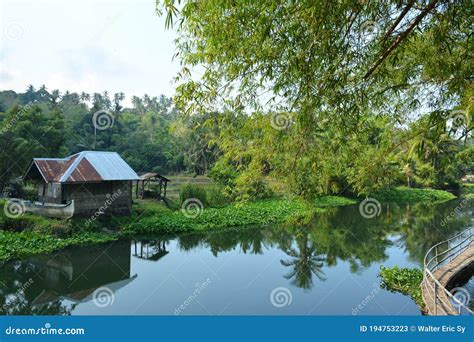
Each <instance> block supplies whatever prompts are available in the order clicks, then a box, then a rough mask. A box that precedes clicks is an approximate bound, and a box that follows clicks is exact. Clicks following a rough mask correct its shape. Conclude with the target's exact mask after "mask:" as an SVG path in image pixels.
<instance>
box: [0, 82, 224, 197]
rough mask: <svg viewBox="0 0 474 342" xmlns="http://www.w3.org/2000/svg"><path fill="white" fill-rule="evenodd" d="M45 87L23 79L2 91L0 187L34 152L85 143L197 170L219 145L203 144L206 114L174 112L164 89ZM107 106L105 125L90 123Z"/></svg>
mask: <svg viewBox="0 0 474 342" xmlns="http://www.w3.org/2000/svg"><path fill="white" fill-rule="evenodd" d="M123 100H124V94H123V93H118V94H114V95H113V98H112V99H111V98H110V95H109V94H108V93H107V92H104V93H102V94H99V93H95V94H87V93H81V94H77V93H70V92H68V91H66V92H65V93H64V94H62V95H61V93H60V92H59V90H53V91H52V92H51V93H50V92H49V91H48V90H47V88H46V87H45V86H42V87H41V88H40V89H38V90H36V89H35V88H34V87H33V86H29V87H28V89H27V91H26V92H25V93H19V94H17V93H15V92H13V91H2V92H0V190H1V188H3V186H4V185H5V184H6V183H7V182H8V181H10V180H12V179H13V178H15V177H18V176H21V175H23V173H24V172H25V170H26V168H27V166H28V165H29V163H30V162H31V159H32V158H33V157H64V156H67V155H71V154H73V153H76V152H80V151H83V150H107V151H116V152H119V153H120V154H121V155H122V156H123V157H124V159H125V160H126V161H127V162H128V163H129V164H130V165H131V166H132V167H133V168H134V169H135V170H136V171H137V172H145V171H147V172H159V173H174V172H183V171H189V172H190V173H195V174H196V173H197V174H202V173H205V172H207V170H208V169H209V168H210V167H211V165H212V164H213V163H214V161H215V158H216V156H217V154H218V152H219V151H218V148H217V147H216V146H214V147H212V146H210V145H209V142H210V139H211V138H210V135H209V128H207V127H205V126H203V125H202V123H203V121H205V120H206V118H207V117H199V118H192V119H186V118H183V117H180V116H179V115H178V112H177V110H176V108H175V107H174V106H173V104H172V101H171V99H169V98H166V97H164V96H160V97H150V96H148V95H145V96H144V97H143V98H139V97H136V96H134V97H132V107H131V108H124V107H123V106H122V102H123ZM98 111H105V112H106V114H105V116H106V117H107V118H109V119H110V120H111V121H110V122H111V125H110V127H108V128H106V129H95V128H94V122H93V120H94V119H93V118H94V113H96V112H98Z"/></svg>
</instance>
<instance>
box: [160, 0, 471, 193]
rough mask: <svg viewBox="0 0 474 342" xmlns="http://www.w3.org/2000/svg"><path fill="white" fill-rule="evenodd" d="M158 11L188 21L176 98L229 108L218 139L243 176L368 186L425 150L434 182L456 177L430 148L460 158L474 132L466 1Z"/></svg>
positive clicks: (306, 188) (197, 106) (249, 4)
mask: <svg viewBox="0 0 474 342" xmlns="http://www.w3.org/2000/svg"><path fill="white" fill-rule="evenodd" d="M157 10H158V12H159V13H160V14H164V15H166V24H167V25H168V26H174V27H175V29H176V31H177V38H176V47H177V53H176V57H177V58H178V59H179V60H180V62H181V64H182V70H181V72H180V73H179V74H178V75H177V78H176V81H177V82H178V84H179V86H178V88H177V94H176V104H177V105H178V107H179V108H180V109H182V110H183V111H184V112H185V113H187V114H188V115H199V114H200V113H205V112H209V111H221V112H225V111H228V112H229V113H231V114H229V115H230V118H229V116H228V117H227V118H226V119H225V120H226V122H227V124H228V127H231V129H230V136H231V138H229V134H227V135H222V134H221V136H220V138H221V140H220V145H221V146H223V147H222V149H223V152H224V158H227V164H228V165H232V166H233V168H234V169H237V170H238V171H239V172H241V173H242V174H243V175H242V177H244V178H245V177H246V176H245V173H246V172H247V173H248V174H251V175H252V178H258V177H260V176H262V175H266V174H273V175H274V176H275V177H278V178H283V179H286V180H287V183H289V184H290V185H291V188H292V189H294V190H296V192H297V193H303V194H305V193H307V194H315V193H316V194H317V193H331V192H340V191H346V190H349V191H353V192H357V193H359V194H367V193H369V192H371V191H374V190H378V189H380V188H381V187H384V186H387V185H390V183H391V182H393V179H396V178H397V177H399V176H400V175H401V174H403V173H405V174H406V173H408V175H410V173H413V170H412V169H413V168H414V167H415V166H414V163H415V162H418V165H417V166H418V169H420V168H422V169H423V172H424V173H425V177H423V178H424V180H423V181H422V182H424V183H425V185H428V186H440V187H442V186H446V185H447V183H450V180H448V179H446V177H443V176H441V175H443V174H444V175H446V174H447V173H451V175H452V178H458V176H459V175H458V173H457V172H455V170H450V171H447V170H444V171H441V168H442V167H443V166H442V165H444V166H446V161H447V159H443V157H440V156H438V157H429V156H428V155H427V153H428V154H429V153H430V152H427V150H426V149H431V150H432V151H431V153H434V154H438V153H439V154H444V155H445V156H450V157H449V158H450V160H451V161H452V159H453V158H454V155H455V153H453V150H450V149H449V148H448V146H447V145H452V147H453V148H455V147H454V146H457V147H456V148H458V150H457V151H459V148H460V147H459V144H460V143H462V142H466V141H467V139H468V138H469V137H470V136H471V131H472V128H473V122H474V120H472V119H473V113H474V111H473V109H472V97H473V86H472V70H474V68H473V61H474V59H473V58H472V53H473V49H472V34H471V32H472V29H471V28H472V27H471V18H472V11H473V7H472V5H471V4H470V3H469V2H468V1H454V2H453V1H439V0H431V1H412V0H407V1H283V2H280V1H265V0H263V1H243V0H242V1H238V0H237V1H200V2H195V1H175V0H164V1H159V2H158V3H157ZM241 114H242V115H243V117H242V116H241ZM246 119H249V120H250V121H249V123H247V124H243V125H242V121H245V120H246ZM265 120H266V122H265ZM418 120H421V121H420V122H417V121H418ZM415 122H417V123H415ZM223 123H224V122H219V124H220V127H223ZM269 123H270V125H269ZM224 126H225V125H224ZM270 126H272V127H273V128H276V129H273V130H272V129H271V128H272V127H270ZM237 127H241V128H242V129H243V130H246V132H247V133H244V134H241V131H239V133H238V132H237V130H236V128H237ZM269 127H270V129H268V128H269ZM232 132H233V134H232ZM237 136H239V137H240V138H241V139H236V138H237ZM420 139H422V140H420ZM446 139H448V140H450V141H449V143H447V144H444V143H442V141H443V140H446ZM429 140H431V142H432V143H427V142H428V141H429ZM441 144H443V145H444V146H443V148H441V147H440V146H436V147H435V145H441ZM413 146H416V147H413ZM461 149H462V148H461ZM239 150H240V152H239ZM410 151H416V153H410ZM415 159H416V161H415ZM442 160H444V162H443V161H442ZM425 162H426V163H428V164H427V165H424V166H423V167H422V166H421V163H425ZM218 164H219V163H218ZM221 164H222V163H221ZM221 166H222V165H221ZM418 169H417V170H418ZM403 170H405V171H403ZM420 172H421V171H420ZM430 172H432V173H436V176H433V175H431V176H433V177H434V178H433V177H432V178H431V181H428V180H427V179H428V178H429V177H428V176H427V174H428V173H430ZM247 178H249V177H248V175H247ZM408 178H409V179H410V177H408ZM440 178H442V179H440ZM448 178H449V177H448ZM237 183H238V177H237Z"/></svg>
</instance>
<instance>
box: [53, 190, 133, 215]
mask: <svg viewBox="0 0 474 342" xmlns="http://www.w3.org/2000/svg"><path fill="white" fill-rule="evenodd" d="M62 191H63V194H62V195H63V199H64V200H65V201H66V202H70V201H71V200H74V209H75V210H74V215H80V216H94V215H96V213H97V212H99V211H100V212H103V213H104V215H111V214H113V215H129V214H130V213H131V209H132V182H131V181H112V182H101V183H81V184H63V187H62ZM96 216H102V215H99V214H97V215H96Z"/></svg>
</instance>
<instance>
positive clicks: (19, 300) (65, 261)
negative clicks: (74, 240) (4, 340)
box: [0, 241, 136, 315]
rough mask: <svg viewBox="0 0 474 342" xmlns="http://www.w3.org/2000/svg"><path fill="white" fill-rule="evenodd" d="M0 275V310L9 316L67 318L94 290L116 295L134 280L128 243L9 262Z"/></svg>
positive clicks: (88, 299) (91, 247) (122, 242)
mask: <svg viewBox="0 0 474 342" xmlns="http://www.w3.org/2000/svg"><path fill="white" fill-rule="evenodd" d="M1 274H2V282H3V284H2V285H3V286H2V288H1V295H0V298H1V304H2V308H1V309H2V313H3V314H9V315H15V314H45V315H46V314H47V315H59V314H61V315H67V314H69V313H70V312H71V311H72V310H73V309H74V308H75V306H76V305H77V304H79V303H81V302H87V301H90V300H92V299H93V293H94V291H95V290H96V289H97V288H99V287H102V286H106V287H107V288H109V289H110V290H111V291H112V292H116V291H118V290H119V289H120V288H122V287H124V286H126V285H127V284H128V283H129V282H131V281H133V280H134V279H135V277H136V275H134V276H131V274H130V242H127V241H120V242H114V243H111V244H106V245H101V246H88V247H82V248H81V249H80V250H77V249H68V250H65V251H62V252H60V253H57V254H55V255H48V256H46V255H44V256H37V257H32V258H29V259H26V260H24V261H15V262H10V263H7V264H6V265H4V266H3V267H2V269H1ZM63 302H68V303H70V305H62V304H61V303H63Z"/></svg>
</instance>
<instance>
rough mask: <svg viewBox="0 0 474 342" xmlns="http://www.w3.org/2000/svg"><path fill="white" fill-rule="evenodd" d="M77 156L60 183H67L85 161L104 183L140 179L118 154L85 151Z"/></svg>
mask: <svg viewBox="0 0 474 342" xmlns="http://www.w3.org/2000/svg"><path fill="white" fill-rule="evenodd" d="M76 155H77V158H76V159H75V160H74V162H73V163H72V164H71V166H70V167H69V168H68V169H67V170H66V171H65V172H64V174H63V175H62V176H61V179H60V180H59V182H61V183H65V182H67V181H68V178H69V176H71V174H72V173H73V172H74V170H75V169H76V168H77V167H78V165H79V164H80V163H81V161H83V160H84V159H86V160H87V161H88V162H89V163H90V164H91V165H92V167H93V168H94V169H95V171H96V172H97V173H98V174H99V175H100V177H101V178H102V180H104V181H122V180H123V181H125V180H137V179H139V177H138V175H137V174H136V173H135V171H134V170H133V169H132V168H131V167H130V166H129V165H128V164H127V163H126V162H125V160H123V159H122V157H120V155H119V154H118V153H117V152H102V151H83V152H80V153H78V154H76ZM76 155H73V156H71V157H74V156H76ZM71 157H69V158H71ZM69 158H68V159H69ZM86 178H87V176H86Z"/></svg>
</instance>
